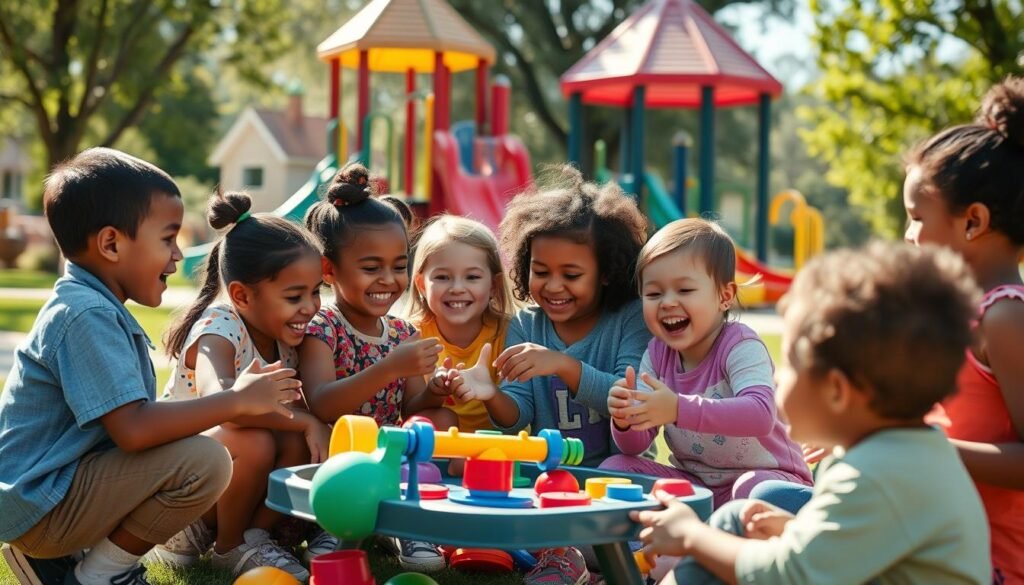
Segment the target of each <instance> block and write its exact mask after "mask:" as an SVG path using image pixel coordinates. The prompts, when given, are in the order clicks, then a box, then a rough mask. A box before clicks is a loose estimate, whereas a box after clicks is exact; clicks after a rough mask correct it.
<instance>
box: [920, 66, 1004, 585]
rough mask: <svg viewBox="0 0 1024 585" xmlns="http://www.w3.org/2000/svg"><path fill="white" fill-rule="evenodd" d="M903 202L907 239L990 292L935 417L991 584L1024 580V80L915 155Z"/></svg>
mask: <svg viewBox="0 0 1024 585" xmlns="http://www.w3.org/2000/svg"><path fill="white" fill-rule="evenodd" d="M903 201H904V205H905V206H906V209H907V216H908V217H909V225H908V227H907V232H906V239H907V241H908V242H910V243H913V244H917V245H923V244H938V245H941V246H946V247H949V248H951V249H953V250H954V251H956V252H958V253H959V254H960V255H961V256H963V258H964V260H966V262H967V264H968V266H969V267H970V268H971V271H972V272H973V273H974V277H975V279H976V280H977V281H978V284H979V285H980V286H981V288H982V289H983V290H984V291H985V296H984V299H983V300H982V302H981V305H980V307H979V308H978V313H977V316H976V321H975V334H976V341H975V343H974V345H973V347H971V348H970V350H969V351H968V352H967V361H966V362H965V364H964V365H963V367H962V369H961V370H960V374H959V376H958V378H957V386H958V392H957V393H956V394H955V395H953V396H952V397H951V398H949V399H948V400H946V401H945V402H944V403H943V404H942V407H941V408H940V409H937V411H936V412H934V413H933V414H932V415H931V416H930V420H931V421H932V422H937V423H939V424H940V425H942V426H944V427H945V430H946V433H947V434H948V436H949V438H950V440H951V441H952V442H953V443H954V445H955V446H956V447H957V450H958V451H959V452H960V457H961V458H962V459H963V461H964V464H965V465H966V466H967V470H968V471H969V472H970V474H971V477H972V478H973V479H974V481H975V483H976V485H977V488H978V492H979V494H980V495H981V498H982V502H983V503H984V504H985V509H986V512H987V514H988V520H989V526H990V528H991V532H992V565H993V571H994V574H993V582H994V583H997V584H1006V585H1009V584H1011V583H1024V555H1022V554H1021V551H1022V550H1024V282H1022V280H1021V274H1020V269H1019V262H1020V259H1021V252H1022V248H1024V78H1020V77H1013V78H1009V79H1007V80H1006V81H1004V82H1003V83H1001V84H999V85H997V86H995V87H994V88H992V89H991V90H990V91H989V92H988V94H987V95H986V96H985V99H984V102H983V105H982V108H981V113H980V114H979V116H978V119H977V120H976V121H975V123H973V124H966V125H962V126H955V127H953V128H948V129H946V130H943V131H942V132H940V133H938V134H936V135H935V136H933V137H931V138H929V139H928V140H926V141H924V142H923V143H922V144H921V145H919V146H918V147H917V148H916V149H915V150H914V151H913V152H912V153H911V155H910V157H909V158H908V162H907V178H906V182H905V183H904V187H903Z"/></svg>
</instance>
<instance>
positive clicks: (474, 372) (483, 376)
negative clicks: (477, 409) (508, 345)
mask: <svg viewBox="0 0 1024 585" xmlns="http://www.w3.org/2000/svg"><path fill="white" fill-rule="evenodd" d="M490 361H491V344H490V343H485V344H484V346H483V347H482V348H480V359H478V360H477V361H476V365H475V366H473V367H472V368H469V369H468V370H463V369H461V368H456V369H454V370H452V371H453V372H454V375H453V376H452V378H451V380H450V381H449V383H448V385H449V387H450V388H451V390H452V394H453V395H454V396H455V399H456V400H458V401H459V402H468V401H470V400H490V399H492V398H494V397H495V396H496V395H497V393H498V387H497V386H495V385H494V381H493V380H492V379H491V370H490V368H488V367H487V364H489V363H490ZM460 365H461V364H460Z"/></svg>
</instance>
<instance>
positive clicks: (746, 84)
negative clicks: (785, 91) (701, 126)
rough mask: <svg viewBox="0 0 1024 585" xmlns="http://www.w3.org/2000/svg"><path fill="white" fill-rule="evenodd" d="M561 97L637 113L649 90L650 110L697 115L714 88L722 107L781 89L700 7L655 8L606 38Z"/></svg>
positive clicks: (568, 79) (657, 0) (653, 4)
mask: <svg viewBox="0 0 1024 585" xmlns="http://www.w3.org/2000/svg"><path fill="white" fill-rule="evenodd" d="M561 84H562V93H564V94H565V95H566V96H568V95H571V94H574V93H577V92H579V93H581V94H582V96H583V102H584V103H587V104H600V105H609V106H619V107H627V106H630V105H632V101H633V100H632V94H633V88H634V87H636V86H644V87H645V88H646V104H645V105H646V106H648V107H664V108H668V107H673V108H695V107H698V106H700V98H701V87H702V86H713V87H714V88H715V105H716V106H738V105H747V104H755V103H757V102H758V100H759V98H760V95H761V94H764V93H767V94H770V95H772V96H778V95H780V94H781V93H782V84H781V83H779V82H778V80H776V79H775V78H774V77H772V75H771V74H770V73H768V72H767V71H766V70H765V69H764V68H763V67H761V65H760V64H758V62H757V61H756V60H754V58H753V57H751V56H750V55H748V54H747V53H746V52H745V51H744V50H743V49H742V48H741V47H740V46H739V45H738V44H736V41H734V40H733V39H732V37H731V36H729V33H728V32H726V31H725V29H723V28H722V27H721V26H719V25H718V23H716V22H715V20H714V19H713V18H712V17H711V15H709V14H708V13H707V12H705V11H704V9H703V8H701V7H700V6H699V5H698V4H697V3H696V2H694V1H693V0H651V1H650V2H648V3H647V4H645V5H643V6H641V7H640V8H638V9H637V11H636V12H634V13H633V14H632V15H631V16H630V17H629V18H627V19H626V20H625V21H623V22H622V23H621V24H620V25H619V26H618V27H616V28H615V30H614V31H612V33H611V34H609V35H608V36H607V37H605V38H604V39H603V40H602V41H601V42H600V43H598V44H597V46H595V47H594V48H593V49H591V50H590V51H589V52H587V54H586V55H584V56H583V58H582V59H580V60H579V62H577V63H576V64H575V65H573V66H572V67H570V68H569V70H568V71H566V72H565V73H564V74H563V75H562V77H561Z"/></svg>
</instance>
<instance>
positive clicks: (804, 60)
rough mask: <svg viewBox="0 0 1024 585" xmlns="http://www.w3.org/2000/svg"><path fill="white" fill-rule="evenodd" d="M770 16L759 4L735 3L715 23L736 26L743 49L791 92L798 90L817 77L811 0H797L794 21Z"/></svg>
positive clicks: (737, 39)
mask: <svg viewBox="0 0 1024 585" xmlns="http://www.w3.org/2000/svg"><path fill="white" fill-rule="evenodd" d="M767 13H768V9H767V8H766V7H765V6H764V5H762V4H759V3H753V4H732V5H730V6H727V7H726V8H723V9H722V10H719V11H718V13H717V14H715V20H717V21H718V22H720V23H722V24H724V25H728V26H729V27H732V28H733V29H734V30H735V31H736V32H735V33H734V35H733V37H734V38H735V39H736V41H737V42H738V43H739V44H740V46H741V47H743V48H744V49H745V50H746V51H747V52H749V53H750V54H751V55H753V56H754V57H755V58H756V59H757V60H758V62H760V63H761V66H762V67H764V68H765V69H767V70H768V72H769V73H771V74H772V75H774V76H775V77H776V78H777V79H778V80H779V81H781V82H782V83H783V84H784V85H785V86H786V87H787V89H798V88H800V87H802V86H803V85H805V84H806V83H807V82H808V81H810V80H811V78H812V77H813V75H814V54H813V51H812V48H811V33H812V32H813V31H814V19H813V18H812V17H811V10H810V7H809V6H808V0H796V8H795V10H794V14H793V18H792V19H784V18H781V17H778V16H774V15H768V16H767V17H766V14H767ZM787 57H792V58H787ZM794 59H795V61H794ZM798 63H799V64H800V65H797V64H798Z"/></svg>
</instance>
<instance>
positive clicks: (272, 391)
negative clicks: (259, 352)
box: [231, 360, 302, 418]
mask: <svg viewBox="0 0 1024 585" xmlns="http://www.w3.org/2000/svg"><path fill="white" fill-rule="evenodd" d="M301 388H302V382H300V381H298V380H296V379H295V370H293V369H291V368H284V367H281V362H274V363H272V364H270V365H268V366H266V367H263V366H262V365H260V363H259V360H253V361H252V362H251V363H250V364H249V366H248V367H247V368H245V370H243V371H242V373H241V374H239V376H238V378H236V379H235V383H234V385H233V386H232V387H231V390H232V391H233V392H236V393H238V394H237V396H238V397H239V398H242V399H241V400H239V401H238V402H239V405H240V408H241V412H239V415H241V416H260V415H262V414H270V413H273V412H276V413H278V414H281V415H284V416H286V417H288V418H292V417H293V416H295V415H294V414H293V413H292V411H291V410H290V409H289V408H288V407H286V406H285V404H288V403H290V402H294V401H296V400H298V399H300V398H302V394H300V393H299V390H300V389H301Z"/></svg>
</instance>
